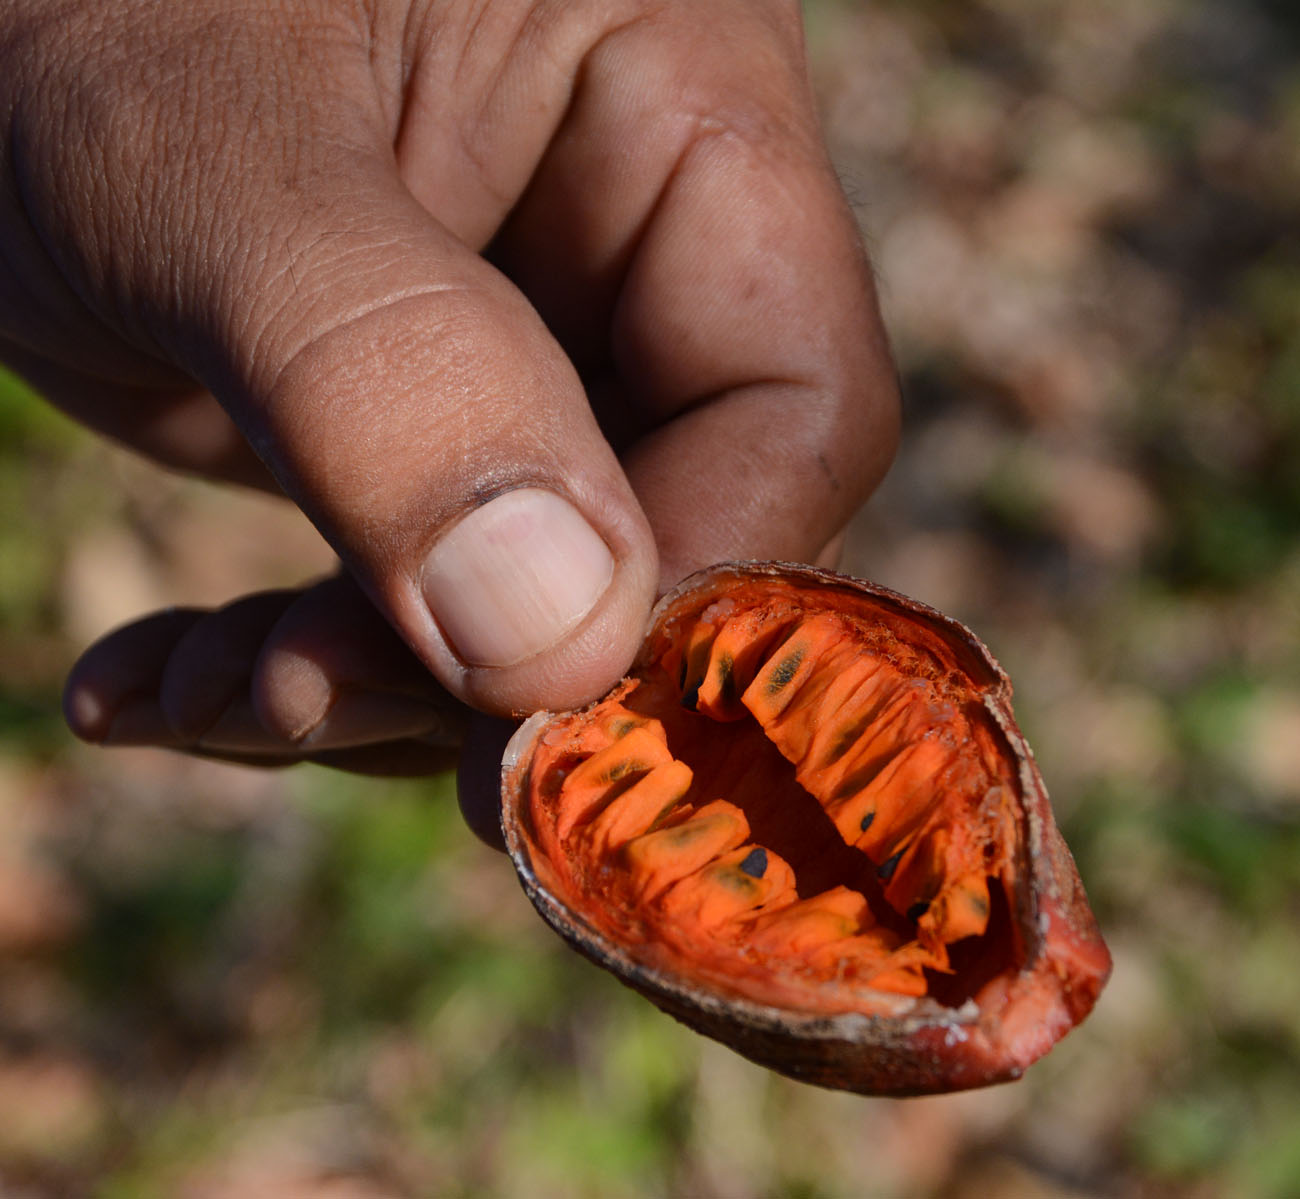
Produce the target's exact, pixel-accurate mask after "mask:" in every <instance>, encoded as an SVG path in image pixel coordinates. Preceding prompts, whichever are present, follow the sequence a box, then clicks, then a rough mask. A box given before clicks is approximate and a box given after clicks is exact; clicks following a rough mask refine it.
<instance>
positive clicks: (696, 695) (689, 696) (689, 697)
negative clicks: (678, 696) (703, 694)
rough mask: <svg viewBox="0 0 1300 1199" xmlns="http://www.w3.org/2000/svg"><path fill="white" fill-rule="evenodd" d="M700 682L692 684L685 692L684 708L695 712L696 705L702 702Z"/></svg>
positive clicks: (683, 695) (683, 698)
mask: <svg viewBox="0 0 1300 1199" xmlns="http://www.w3.org/2000/svg"><path fill="white" fill-rule="evenodd" d="M700 682H703V680H702V679H701V680H699V682H695V683H692V684H691V685H690V686H689V687H687V688H686V690H685V691H683V692H682V707H683V708H689V709H690V710H691V711H692V712H694V711H695V707H696V705H697V704H698V703H699V702H700Z"/></svg>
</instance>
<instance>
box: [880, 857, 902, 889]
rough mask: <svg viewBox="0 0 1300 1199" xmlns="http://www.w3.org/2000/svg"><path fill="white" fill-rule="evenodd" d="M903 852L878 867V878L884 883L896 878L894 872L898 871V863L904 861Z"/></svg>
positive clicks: (887, 859)
mask: <svg viewBox="0 0 1300 1199" xmlns="http://www.w3.org/2000/svg"><path fill="white" fill-rule="evenodd" d="M902 857H903V851H902V850H901V849H900V850H899V851H898V852H897V853H896V854H894V855H893V856H892V857H888V858H886V859H885V860H884V861H883V862H881V863H880V865H879V866H877V867H876V877H877V878H878V879H880V881H881V882H882V883H887V882H889V880H890V879H891V878H893V877H894V871H895V870H897V869H898V863H899V862H900V861H901V860H902Z"/></svg>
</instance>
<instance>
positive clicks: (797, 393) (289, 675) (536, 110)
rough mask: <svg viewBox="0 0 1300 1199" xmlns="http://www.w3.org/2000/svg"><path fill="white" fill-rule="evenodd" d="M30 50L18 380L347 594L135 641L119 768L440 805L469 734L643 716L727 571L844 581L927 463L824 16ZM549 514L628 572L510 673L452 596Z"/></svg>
mask: <svg viewBox="0 0 1300 1199" xmlns="http://www.w3.org/2000/svg"><path fill="white" fill-rule="evenodd" d="M0 34H3V37H2V38H0V47H2V48H0V80H3V81H4V82H3V83H2V84H0V103H3V105H4V109H5V112H6V115H7V120H6V121H5V122H4V124H3V125H2V126H0V129H2V130H3V133H2V134H0V136H3V137H4V141H3V154H4V165H5V171H4V177H3V191H0V245H3V246H4V255H3V259H2V260H0V358H3V359H4V360H5V361H6V362H8V363H9V364H10V365H12V366H13V367H14V368H15V369H17V370H18V371H19V372H20V373H22V374H24V375H25V376H27V377H28V378H29V379H30V380H31V381H33V382H34V383H35V384H36V385H37V386H38V387H40V388H41V389H42V390H44V392H45V394H47V395H48V396H49V397H50V399H51V400H52V401H53V402H55V403H56V404H58V405H59V406H60V407H62V408H63V409H64V410H65V411H67V412H70V413H71V414H72V415H74V416H76V417H77V418H79V419H80V420H82V421H84V422H85V423H86V424H88V425H90V426H92V427H93V428H95V429H98V430H100V431H102V432H103V433H105V434H106V435H108V436H110V437H112V438H115V439H117V440H119V441H121V442H124V443H125V444H127V445H129V446H132V447H134V448H136V449H138V450H140V451H142V452H143V453H145V454H148V455H149V456H151V457H153V458H154V459H156V460H158V461H160V462H163V463H166V464H168V465H171V466H174V467H178V468H180V469H183V470H187V471H191V472H195V473H198V474H202V475H206V476H208V477H212V478H217V479H226V480H231V481H236V482H241V483H252V484H255V485H260V486H265V487H270V488H277V487H278V488H279V489H282V490H283V491H284V492H285V494H287V496H288V497H289V498H290V499H291V500H292V501H294V502H295V503H297V504H298V505H299V506H300V507H301V508H302V509H303V511H304V512H305V513H306V514H307V515H308V516H309V517H310V518H311V519H312V521H313V522H314V523H315V524H316V525H317V527H318V528H319V529H320V530H321V532H322V533H323V534H324V536H325V537H326V538H327V539H328V540H329V541H330V543H331V544H332V545H333V546H334V548H335V549H336V550H337V551H338V554H339V556H340V559H341V560H342V563H343V574H342V576H341V577H340V579H338V580H332V581H330V582H327V583H325V584H322V585H321V587H322V588H324V589H325V590H323V591H322V590H319V589H312V590H308V591H306V592H304V593H302V594H300V595H292V594H284V593H280V594H277V595H274V596H268V597H262V598H258V599H251V600H246V601H241V602H238V603H236V604H234V605H232V606H230V607H228V608H226V609H222V610H220V611H218V612H214V613H181V614H175V613H171V614H164V615H158V616H154V617H149V618H146V619H145V620H143V621H142V622H139V623H137V624H136V625H133V626H131V628H130V629H128V630H125V631H123V632H119V633H117V634H114V635H111V636H110V637H108V638H106V639H105V640H104V641H101V642H100V643H99V644H97V645H96V646H94V647H93V648H92V649H91V650H89V651H88V652H87V654H86V655H85V656H84V657H83V658H82V660H81V661H80V662H79V663H78V664H77V666H76V667H75V668H74V670H73V673H72V677H71V679H70V680H69V686H68V692H67V703H66V707H67V711H68V715H69V720H70V723H71V724H72V727H73V729H74V731H76V732H77V733H78V734H79V735H81V736H83V737H85V738H87V739H90V740H93V741H109V742H113V743H119V744H125V743H130V744H159V745H169V746H173V747H175V748H181V749H188V750H191V751H194V752H199V753H207V754H212V755H215V756H224V757H234V758H238V759H252V760H256V761H261V762H264V763H266V764H278V763H285V762H291V761H299V760H302V759H304V758H312V759H317V760H322V759H324V758H326V757H328V758H329V759H330V760H332V761H333V762H335V764H339V765H344V766H352V767H356V768H360V769H367V770H380V771H382V770H392V769H397V770H403V771H423V770H428V769H435V768H438V767H440V766H442V765H444V764H445V763H446V761H447V759H448V754H449V753H450V752H451V750H450V749H449V746H451V745H453V744H454V743H455V742H456V741H457V740H458V738H459V732H460V722H459V719H458V718H457V717H454V716H449V715H448V713H449V712H451V711H452V710H453V709H456V708H458V707H459V706H460V705H462V704H467V705H469V706H470V707H471V708H473V709H477V710H478V711H480V712H484V713H491V714H496V715H507V714H511V713H520V712H527V711H532V710H535V709H538V708H552V709H555V708H564V707H570V706H573V705H574V704H576V703H579V702H581V701H583V700H586V699H590V698H592V697H594V696H596V695H598V694H600V693H602V692H603V691H605V690H606V689H607V688H608V687H609V686H610V685H611V684H612V683H613V682H614V681H615V680H616V679H617V678H618V677H619V676H620V675H621V674H622V672H623V671H624V669H625V668H626V667H627V665H628V663H629V662H630V661H631V659H632V657H633V655H634V654H635V652H636V650H637V647H638V645H639V643H640V641H641V637H642V635H643V633H644V631H645V626H646V620H647V616H648V613H649V609H650V606H651V604H652V602H653V599H654V597H655V594H656V593H657V592H658V591H660V590H663V589H665V588H667V587H668V586H671V585H672V584H673V583H675V582H676V581H677V580H678V579H679V578H681V577H682V576H683V575H685V574H687V573H689V572H690V571H692V570H694V569H696V568H698V567H700V566H703V565H706V564H708V563H710V562H713V561H716V560H720V559H729V558H731V559H734V558H750V557H757V558H780V559H787V560H810V559H816V558H818V557H819V556H823V555H824V554H825V553H826V552H828V551H827V547H828V546H830V545H833V543H834V540H835V538H836V537H837V535H838V534H839V533H840V531H841V530H842V529H843V527H844V524H845V522H846V521H847V520H848V518H849V516H850V515H851V514H852V513H853V511H854V510H855V509H856V508H857V507H858V506H859V505H860V504H861V502H862V501H863V499H864V498H865V497H866V496H867V494H868V493H869V492H870V491H871V489H872V488H873V487H874V486H875V484H876V482H877V481H878V480H879V478H880V477H881V475H882V474H883V472H884V470H885V468H886V466H887V464H888V462H889V459H890V457H891V455H892V453H893V449H894V445H895V441H896V438H897V423H898V408H897V396H896V390H895V384H894V377H893V371H892V366H891V363H890V360H889V354H888V350H887V347H886V344H885V337H884V334H883V332H882V329H881V324H880V320H879V316H878V312H877V307H876V301H875V296H874V292H873V288H872V283H871V276H870V272H869V268H868V266H867V263H866V260H865V257H864V255H863V253H862V250H861V248H860V245H859V242H858V237H857V232H856V229H855V226H854V223H853V221H852V218H851V215H850V213H849V212H848V211H847V208H846V205H845V203H844V200H843V198H842V196H841V194H840V190H839V187H838V184H837V181H836V178H835V175H834V172H833V170H832V169H831V166H830V164H829V162H828V160H827V157H826V153H825V150H824V148H823V146H822V144H821V140H820V136H819V133H818V129H817V122H816V116H815V111H814V105H813V101H812V97H811V93H810V89H809V86H808V81H807V76H806V70H805V65H804V57H803V45H802V31H801V27H800V21H799V7H798V5H797V4H795V3H792V2H788V0H675V2H674V0H664V2H662V3H648V2H634V0H590V2H587V0H576V2H575V0H553V2H543V3H523V2H521V0H481V2H479V3H466V2H464V0H442V2H433V0H268V2H263V3H258V4H241V3H237V2H236V0H192V2H190V3H186V4H183V5H181V4H170V3H164V2H163V0H122V2H120V3H113V4H104V3H102V2H101V0H68V2H67V3H63V4H58V5H51V4H50V3H49V0H0ZM250 447H252V448H251V449H250ZM254 450H255V452H254ZM273 480H274V481H273ZM520 486H523V487H531V488H540V489H544V490H550V491H553V492H556V493H558V494H559V495H561V496H564V497H566V498H567V499H568V500H569V501H570V503H572V504H573V505H574V506H575V507H576V508H577V509H578V510H579V511H580V512H581V513H582V514H583V515H584V516H585V517H586V519H587V521H588V522H589V523H590V525H591V526H592V527H593V528H594V529H595V530H596V531H597V532H598V534H599V536H600V538H601V539H603V541H604V542H605V544H606V545H607V546H608V548H609V549H610V551H611V552H612V555H613V557H614V562H615V569H614V574H613V577H612V580H611V582H610V583H609V585H608V587H607V589H606V590H605V591H604V593H603V595H602V596H601V598H600V599H599V601H598V602H597V603H596V604H595V606H594V607H593V608H592V609H591V611H590V612H589V613H588V614H587V615H586V617H585V618H584V619H583V620H582V621H581V622H580V623H579V624H578V625H577V626H576V627H574V628H572V629H570V630H569V631H567V632H566V633H565V634H563V635H562V636H560V637H559V638H558V639H557V640H556V641H555V642H554V643H553V644H551V645H550V646H549V648H546V649H544V650H543V651H541V652H539V653H536V654H534V655H533V656H531V657H528V658H526V659H525V660H523V661H519V662H516V663H514V664H512V665H509V666H496V667H481V666H474V665H471V664H469V663H466V662H464V661H462V660H461V658H460V657H459V656H458V655H457V653H456V651H455V650H454V648H453V647H452V646H451V645H450V643H449V641H448V639H447V638H446V637H445V636H444V634H443V632H442V630H441V628H440V625H439V623H438V621H437V619H436V618H435V616H434V614H432V613H431V612H430V611H429V609H428V607H427V606H426V605H425V603H424V602H423V600H422V598H421V593H420V589H419V578H420V570H421V564H422V563H423V561H424V558H425V555H426V554H427V553H428V551H429V549H430V547H432V546H433V545H434V544H435V543H436V542H437V540H438V538H439V536H440V534H441V533H442V532H443V531H444V530H446V529H447V528H449V527H450V526H452V525H453V524H454V523H455V522H456V521H457V520H458V519H459V518H461V517H462V516H464V514H465V513H466V512H468V511H470V510H471V509H473V508H475V507H476V506H477V505H479V504H481V503H483V502H485V501H486V500H488V499H490V498H491V497H492V496H494V495H497V494H499V493H500V492H502V491H505V490H508V489H510V488H514V487H520ZM485 752H488V751H485ZM468 773H471V772H470V771H468V770H467V774H468ZM472 806H473V805H472V804H471V807H472Z"/></svg>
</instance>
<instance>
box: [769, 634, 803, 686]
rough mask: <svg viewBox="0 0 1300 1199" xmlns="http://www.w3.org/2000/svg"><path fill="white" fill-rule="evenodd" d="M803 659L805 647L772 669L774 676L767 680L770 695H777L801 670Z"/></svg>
mask: <svg viewBox="0 0 1300 1199" xmlns="http://www.w3.org/2000/svg"><path fill="white" fill-rule="evenodd" d="M802 661H803V647H802V646H801V647H800V648H799V649H797V650H795V651H794V653H792V654H791V655H790V656H789V657H788V658H786V660H785V661H784V662H781V663H780V664H778V666H777V668H776V669H775V670H774V671H772V677H771V678H769V679H768V680H767V693H768V695H775V694H776V693H777V692H778V691H780V690H781V688H782V687H784V686H786V684H787V683H789V682H790V680H791V679H792V678H794V676H795V675H796V674H797V673H798V672H799V664H800V663H801V662H802Z"/></svg>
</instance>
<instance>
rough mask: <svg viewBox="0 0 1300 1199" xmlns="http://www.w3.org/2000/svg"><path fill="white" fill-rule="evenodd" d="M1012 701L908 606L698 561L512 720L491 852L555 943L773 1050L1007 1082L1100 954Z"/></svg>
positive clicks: (927, 1075) (817, 1063) (886, 1085)
mask: <svg viewBox="0 0 1300 1199" xmlns="http://www.w3.org/2000/svg"><path fill="white" fill-rule="evenodd" d="M1010 695H1011V686H1010V683H1009V682H1008V680H1007V678H1006V676H1005V675H1004V674H1003V673H1002V670H1001V669H1000V667H999V666H998V665H997V663H996V662H995V661H994V660H993V658H992V657H991V656H990V654H989V652H988V650H986V649H985V648H984V646H983V645H982V644H981V643H980V641H979V640H978V639H977V638H976V637H975V636H974V634H972V633H971V632H970V631H969V630H967V629H966V628H964V627H963V626H962V625H960V624H958V623H957V622H956V621H954V620H951V619H949V618H947V617H945V616H943V615H941V614H940V613H938V612H936V611H934V610H933V609H931V608H928V607H926V606H925V605H923V604H919V603H917V602H915V601H913V600H909V599H907V598H905V597H903V596H900V595H897V594H895V593H894V592H891V591H887V590H885V589H883V588H879V587H875V586H872V585H871V584H868V583H864V582H861V581H859V580H856V579H850V578H846V577H843V576H839V575H833V574H830V573H828V572H826V571H818V570H813V569H809V568H800V567H791V566H783V565H777V564H757V563H737V564H728V565H723V566H719V567H714V568H712V569H710V570H707V571H704V572H702V573H701V574H699V575H696V576H694V577H692V578H691V579H688V580H687V581H686V582H685V583H684V584H683V585H682V586H681V587H679V588H678V589H677V590H676V591H674V592H673V593H672V594H671V595H669V596H667V597H665V599H664V600H663V601H662V602H661V603H660V605H659V606H658V608H657V609H656V610H655V617H654V624H653V628H652V629H651V632H650V635H649V637H648V638H647V640H646V643H645V645H644V647H643V649H642V652H641V655H640V657H639V658H638V660H637V662H636V664H635V666H634V667H633V671H632V673H631V675H630V676H629V677H628V678H627V679H625V680H624V681H623V682H622V683H621V684H620V685H619V686H618V687H616V688H615V689H614V691H612V692H611V693H610V694H609V695H608V696H606V697H605V698H604V699H603V700H601V701H599V702H597V703H595V704H593V705H591V706H590V707H587V708H585V709H583V710H581V711H577V712H570V713H564V714H560V715H555V714H551V713H538V714H537V715H535V716H533V717H532V718H531V719H530V720H528V721H527V722H526V723H525V724H524V725H523V727H522V728H520V730H519V731H518V733H517V734H516V735H515V737H514V739H513V740H512V741H511V743H510V747H509V749H508V750H507V753H506V758H505V763H504V766H503V773H502V781H503V816H502V821H503V827H504V830H505V835H506V843H507V847H508V848H509V850H510V854H511V856H512V858H513V859H514V862H515V866H516V869H517V870H518V872H519V875H520V878H521V880H522V882H523V884H524V888H525V890H526V891H527V892H528V894H529V896H530V898H531V899H532V901H533V903H534V904H535V905H536V906H537V908H538V910H539V911H540V912H541V913H542V915H543V916H544V917H545V918H546V919H547V920H548V921H549V922H550V923H551V924H552V925H553V926H554V927H555V928H556V929H557V930H558V931H559V932H560V933H561V934H562V935H563V936H564V937H566V938H567V939H568V940H569V941H570V942H571V943H572V944H573V945H575V946H576V947H577V948H578V949H580V950H581V951H582V952H583V953H585V954H587V955H588V956H589V957H591V958H593V959H594V960H595V961H597V962H598V963H600V964H601V965H602V966H605V967H607V968H608V969H610V970H612V971H614V972H615V973H616V974H617V975H619V977H620V978H622V979H623V981H624V982H626V983H628V984H630V985H631V986H633V987H636V988H637V989H638V990H640V991H642V992H644V993H645V994H646V995H648V996H649V997H650V998H651V999H652V1000H653V1001H654V1002H655V1003H657V1004H658V1005H659V1006H661V1007H662V1008H664V1009H665V1010H667V1011H669V1012H671V1013H672V1014H673V1015H675V1016H677V1017H678V1018H679V1019H681V1020H682V1021H684V1022H685V1023H687V1024H689V1025H691V1026H693V1027H695V1028H697V1029H699V1030H700V1031H702V1032H704V1033H707V1034H708V1035H710V1036H713V1037H716V1038H717V1039H718V1040H721V1041H723V1042H725V1043H726V1044H728V1045H730V1046H731V1047H732V1048H734V1049H736V1050H737V1051H739V1052H740V1053H743V1054H745V1055H746V1056H748V1057H751V1058H753V1059H754V1060H756V1061H758V1062H761V1063H763V1064H764V1065H767V1066H770V1067H772V1068H774V1069H776V1070H779V1071H781V1072H783V1073H785V1074H789V1075H791V1076H792V1077H795V1078H799V1079H803V1080H805V1081H808V1082H813V1083H818V1084H821V1085H823V1086H832V1087H843V1088H847V1089H850V1090H856V1091H862V1092H866V1093H872V1094H918V1093H925V1092H932V1091H944V1090H956V1089H960V1088H963V1087H972V1086H980V1085H982V1084H985V1083H991V1082H998V1081H1002V1080H1004V1079H1008V1078H1014V1077H1017V1076H1018V1075H1019V1074H1020V1073H1021V1072H1023V1070H1024V1069H1025V1067H1026V1066H1027V1065H1029V1064H1030V1063H1031V1062H1033V1061H1034V1060H1035V1059H1037V1058H1038V1057H1040V1056H1041V1055H1042V1054H1043V1053H1045V1052H1046V1051H1047V1050H1048V1049H1049V1048H1050V1047H1051V1046H1052V1045H1053V1044H1054V1043H1055V1042H1056V1041H1057V1040H1058V1039H1059V1038H1060V1037H1061V1036H1063V1035H1064V1034H1065V1033H1066V1032H1067V1031H1069V1029H1070V1028H1071V1027H1073V1026H1074V1025H1075V1024H1076V1023H1078V1022H1079V1021H1080V1020H1081V1019H1083V1017H1084V1016H1085V1015H1087V1013H1088V1011H1089V1010H1090V1009H1091V1008H1092V1005H1093V1003H1094V1002H1095V1000H1096V998H1097V995H1098V993H1099V992H1100V990H1101V988H1102V985H1103V984H1104V983H1105V980H1106V978H1107V976H1108V974H1109V972H1110V956H1109V954H1108V953H1107V951H1106V947H1105V945H1104V944H1103V942H1102V940H1101V937H1100V935H1099V933H1098V931H1097V925H1096V922H1095V920H1094V919H1093V916H1092V913H1091V911H1090V910H1089V908H1088V904H1087V900H1086V899H1085V897H1084V894H1083V890H1082V887H1081V885H1080V883H1079V878H1078V874H1077V872H1076V870H1075V867H1074V862H1073V860H1072V859H1071V857H1070V854H1069V851H1068V850H1067V849H1066V847H1065V844H1064V842H1063V841H1062V839H1061V836H1060V833H1059V832H1058V831H1057V829H1056V825H1055V823H1054V822H1053V819H1052V814H1051V809H1050V807H1049V805H1048V800H1047V792H1046V790H1045V789H1044V787H1043V783H1042V780H1041V778H1040V776H1039V774H1038V770H1037V768H1036V766H1035V764H1034V760H1033V756H1032V754H1031V753H1030V751H1029V748H1028V746H1027V745H1026V744H1025V742H1024V739H1023V738H1022V737H1021V735H1020V732H1019V730H1018V729H1017V727H1016V724H1015V721H1014V718H1013V716H1012V713H1011V706H1010Z"/></svg>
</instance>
